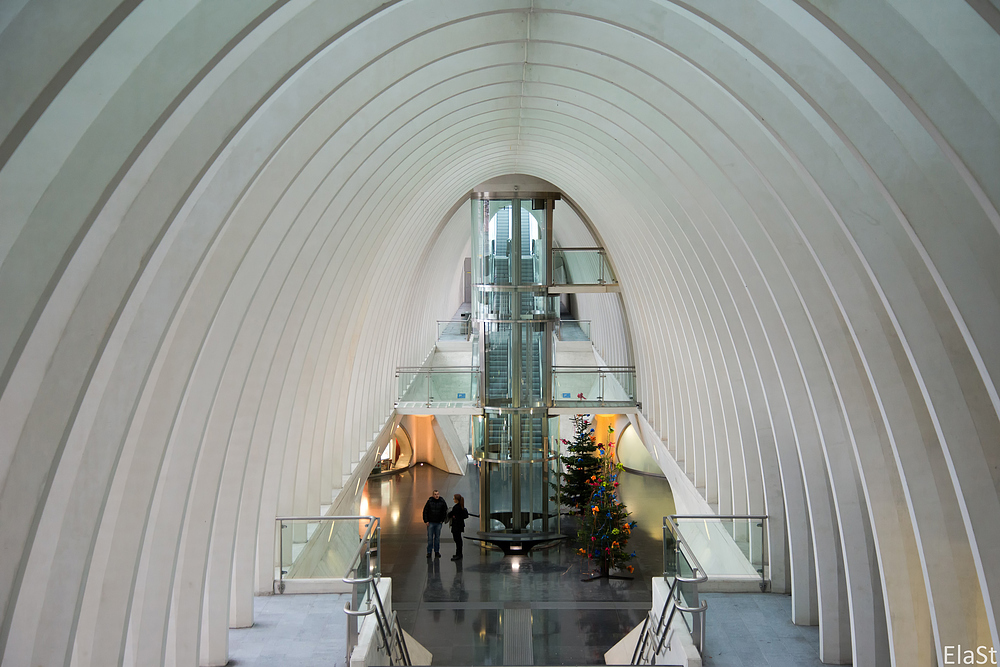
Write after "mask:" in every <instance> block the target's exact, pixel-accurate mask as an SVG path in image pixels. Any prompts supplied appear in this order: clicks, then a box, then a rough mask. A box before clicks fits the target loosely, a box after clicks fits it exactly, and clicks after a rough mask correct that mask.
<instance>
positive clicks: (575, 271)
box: [552, 248, 618, 285]
mask: <svg viewBox="0 0 1000 667" xmlns="http://www.w3.org/2000/svg"><path fill="white" fill-rule="evenodd" d="M617 283H618V279H617V278H616V277H615V274H614V271H612V270H611V264H609V263H608V257H607V253H606V252H605V251H604V248H553V249H552V284H553V285H615V284H617Z"/></svg>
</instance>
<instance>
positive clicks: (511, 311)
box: [472, 285, 559, 320]
mask: <svg viewBox="0 0 1000 667" xmlns="http://www.w3.org/2000/svg"><path fill="white" fill-rule="evenodd" d="M472 289H474V290H475V291H476V295H475V296H476V298H475V301H474V303H473V310H474V311H475V312H474V313H473V317H474V318H475V319H477V320H489V319H492V320H537V319H554V318H555V317H557V316H558V313H559V295H558V294H553V295H549V294H545V293H544V289H545V288H544V287H541V288H540V287H539V286H537V285H528V286H521V287H502V286H499V287H498V286H496V285H474V286H473V288H472Z"/></svg>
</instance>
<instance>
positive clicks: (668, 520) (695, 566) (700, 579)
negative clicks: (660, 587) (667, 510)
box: [663, 514, 708, 584]
mask: <svg viewBox="0 0 1000 667" xmlns="http://www.w3.org/2000/svg"><path fill="white" fill-rule="evenodd" d="M677 518H693V517H686V516H683V517H682V516H681V515H678V514H671V515H670V516H665V517H663V525H664V526H669V527H670V532H671V533H672V534H673V536H674V540H675V541H676V542H677V544H678V545H680V546H681V547H682V548H683V551H684V556H685V557H686V558H687V560H688V562H689V563H691V570H692V572H700V573H701V574H699V575H698V576H696V577H681V576H679V575H675V576H674V579H677V580H678V581H680V582H681V583H685V584H703V583H705V582H706V581H708V575H706V574H705V570H704V569H703V568H702V566H701V563H700V562H698V558H697V557H696V556H695V555H694V553H693V552H692V551H691V549H690V548H689V547H688V545H687V542H685V541H684V540H683V539H682V538H681V533H680V529H679V528H678V527H677V524H676V523H674V519H677ZM663 580H664V581H666V580H667V573H666V572H664V573H663Z"/></svg>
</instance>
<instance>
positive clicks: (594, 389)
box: [552, 366, 635, 407]
mask: <svg viewBox="0 0 1000 667" xmlns="http://www.w3.org/2000/svg"><path fill="white" fill-rule="evenodd" d="M552 402H553V405H555V406H556V407H605V406H607V407H630V406H632V405H634V404H635V367H634V366H620V367H611V366H553V368H552Z"/></svg>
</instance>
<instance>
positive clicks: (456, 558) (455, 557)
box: [451, 554, 462, 560]
mask: <svg viewBox="0 0 1000 667" xmlns="http://www.w3.org/2000/svg"><path fill="white" fill-rule="evenodd" d="M451 559H452V560H462V556H461V555H460V554H455V555H454V556H452V557H451Z"/></svg>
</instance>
